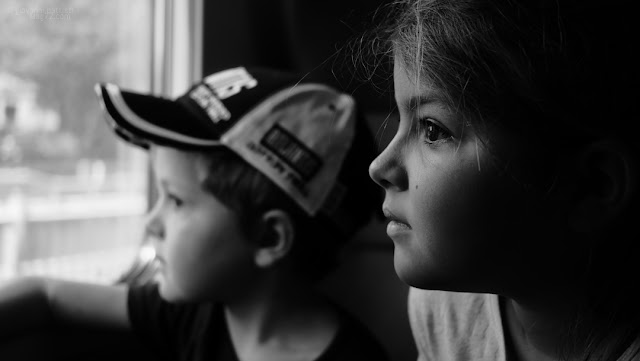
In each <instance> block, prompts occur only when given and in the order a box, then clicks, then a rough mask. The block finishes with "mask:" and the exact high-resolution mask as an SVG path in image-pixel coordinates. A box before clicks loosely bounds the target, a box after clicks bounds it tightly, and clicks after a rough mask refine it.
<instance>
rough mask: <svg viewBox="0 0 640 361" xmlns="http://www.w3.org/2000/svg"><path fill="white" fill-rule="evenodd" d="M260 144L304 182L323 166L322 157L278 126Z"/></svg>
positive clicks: (274, 126)
mask: <svg viewBox="0 0 640 361" xmlns="http://www.w3.org/2000/svg"><path fill="white" fill-rule="evenodd" d="M260 143H261V144H262V145H264V146H265V147H266V148H267V149H269V150H270V151H272V152H273V153H274V154H275V155H277V156H278V157H279V158H280V159H282V161H283V162H285V163H286V164H288V165H289V166H290V167H291V168H292V169H294V170H295V171H296V172H298V173H299V174H300V176H302V178H303V179H304V180H307V181H308V180H309V179H311V177H313V176H314V175H315V174H316V173H317V172H318V170H319V169H320V167H321V166H322V160H321V159H320V157H318V156H317V155H316V154H314V153H313V152H312V151H311V150H310V149H309V148H307V147H306V146H305V145H304V144H302V143H300V141H298V140H297V139H296V138H295V137H294V136H293V135H291V134H289V132H287V131H286V130H285V129H284V128H283V127H281V126H280V125H278V124H274V125H273V127H272V128H271V129H269V131H268V132H267V133H266V134H265V135H264V137H263V138H262V140H261V141H260Z"/></svg>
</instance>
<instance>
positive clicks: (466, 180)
mask: <svg viewBox="0 0 640 361" xmlns="http://www.w3.org/2000/svg"><path fill="white" fill-rule="evenodd" d="M399 63H400V62H398V61H397V62H396V67H395V73H394V83H395V84H394V85H395V97H396V102H397V104H398V110H399V112H400V123H399V125H398V131H397V133H396V134H395V136H394V138H393V140H392V141H391V143H390V144H389V145H388V146H387V148H386V149H385V150H384V151H383V152H382V153H381V154H380V155H379V156H378V158H377V159H375V160H374V161H373V162H372V164H371V166H370V175H371V177H372V178H373V180H374V181H376V183H378V184H379V185H381V186H382V187H383V188H384V189H385V201H384V204H383V209H384V211H385V214H386V215H387V217H388V218H390V219H391V221H390V223H389V225H388V227H387V233H388V235H389V236H390V237H391V239H392V240H393V242H394V244H395V254H394V263H395V268H396V271H397V273H398V275H399V276H400V278H401V279H403V280H404V281H405V282H406V283H408V284H410V285H412V286H415V287H419V288H428V289H444V290H457V291H476V292H498V291H500V292H501V291H504V290H506V289H509V290H510V291H514V288H513V287H520V286H517V285H519V284H522V285H523V286H524V285H526V284H527V283H526V282H527V281H529V280H535V279H537V278H536V277H538V276H542V275H541V274H540V273H539V271H540V269H541V267H540V261H541V260H543V259H544V261H545V262H547V261H550V258H551V257H554V256H552V255H553V254H554V251H553V248H551V249H550V248H547V246H549V244H552V242H553V237H557V236H558V235H555V234H553V232H549V231H550V230H551V228H550V227H552V226H551V225H550V224H549V222H546V221H547V220H548V219H546V218H545V217H544V216H542V214H544V212H543V211H541V210H540V209H539V208H536V207H538V205H537V204H536V203H535V202H529V199H528V198H527V197H528V195H527V194H526V192H524V191H523V189H524V187H523V186H522V185H521V184H518V183H517V182H514V181H513V179H512V177H511V176H510V175H509V174H508V172H505V169H499V168H498V167H496V165H495V164H494V163H492V162H491V161H490V160H491V155H490V154H489V151H488V148H487V147H486V146H485V145H484V144H485V143H484V142H483V141H482V139H487V135H488V136H489V137H490V139H491V152H492V154H496V152H497V153H498V154H500V155H504V156H509V157H513V158H510V159H514V162H515V160H517V159H518V157H520V156H521V154H523V153H519V152H520V150H519V149H518V147H517V146H514V145H513V144H514V143H513V140H511V139H509V138H508V137H505V136H504V133H503V132H500V131H499V130H497V129H488V130H486V131H487V132H489V133H487V134H484V132H483V137H482V139H481V138H480V137H479V136H478V134H476V131H475V130H474V128H473V127H472V126H470V125H467V124H465V123H464V122H463V121H462V119H461V117H460V116H458V115H457V114H455V113H453V112H451V111H450V110H449V109H448V107H447V106H446V105H445V104H444V102H443V101H442V100H441V99H440V94H439V92H438V90H437V89H435V88H434V87H431V86H430V85H429V84H428V83H424V82H422V83H420V82H416V81H415V79H414V78H413V77H411V76H409V75H408V74H407V72H406V71H405V69H404V68H403V67H401V66H400V65H399ZM416 84H420V85H419V86H417V85H416ZM510 167H513V168H514V169H515V168H517V167H518V166H517V165H515V164H514V165H511V166H510ZM509 170H512V169H511V168H510V169H509ZM505 174H506V175H505ZM545 266H550V267H551V268H553V262H548V263H547V264H545ZM541 279H544V277H542V278H541ZM535 282H538V281H535ZM514 285H516V286H514Z"/></svg>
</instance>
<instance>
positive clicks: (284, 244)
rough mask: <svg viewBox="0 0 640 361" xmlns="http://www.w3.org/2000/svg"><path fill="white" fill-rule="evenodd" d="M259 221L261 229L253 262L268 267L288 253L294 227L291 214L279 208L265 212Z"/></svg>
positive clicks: (292, 239)
mask: <svg viewBox="0 0 640 361" xmlns="http://www.w3.org/2000/svg"><path fill="white" fill-rule="evenodd" d="M261 223H262V227H263V231H262V232H260V235H259V237H260V239H258V240H257V241H258V246H257V248H256V251H255V262H256V265H257V266H258V267H261V268H268V267H271V266H272V265H274V264H276V263H277V262H278V261H280V260H282V259H283V258H284V257H285V256H286V255H287V254H289V251H290V250H291V247H292V246H293V241H294V237H295V228H294V226H293V220H292V219H291V216H289V214H288V213H286V212H284V211H282V210H279V209H272V210H270V211H267V212H265V213H264V214H263V215H262V219H261Z"/></svg>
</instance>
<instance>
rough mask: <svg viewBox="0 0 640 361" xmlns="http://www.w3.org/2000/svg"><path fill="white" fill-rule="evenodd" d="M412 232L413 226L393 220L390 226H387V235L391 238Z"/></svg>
mask: <svg viewBox="0 0 640 361" xmlns="http://www.w3.org/2000/svg"><path fill="white" fill-rule="evenodd" d="M410 230H411V226H409V225H408V224H406V223H403V222H400V221H397V220H391V221H389V224H387V235H389V237H391V238H394V237H398V236H400V235H401V234H402V233H406V232H409V231H410Z"/></svg>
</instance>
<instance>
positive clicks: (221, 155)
mask: <svg viewBox="0 0 640 361" xmlns="http://www.w3.org/2000/svg"><path fill="white" fill-rule="evenodd" d="M197 154H198V156H199V161H201V164H203V165H204V167H205V176H204V179H203V183H202V185H203V187H204V189H205V190H206V191H208V192H209V193H211V194H212V195H213V196H215V197H216V198H217V199H218V200H220V201H221V202H222V203H223V204H225V205H226V206H227V207H229V208H230V209H231V210H233V211H234V212H236V214H238V215H239V218H240V221H241V222H242V223H243V224H242V225H243V229H245V230H246V231H247V232H251V231H252V230H256V229H258V227H256V225H257V224H256V222H257V221H258V220H259V219H260V217H261V216H262V214H264V212H267V211H269V210H272V209H280V210H283V211H285V212H286V213H287V214H289V216H290V217H291V218H292V220H293V225H294V228H295V240H294V242H293V248H292V250H291V253H290V256H288V257H287V259H290V260H291V261H292V263H293V265H294V267H295V269H296V270H298V271H301V272H303V274H305V275H306V276H308V278H309V279H310V280H312V281H317V280H319V279H321V278H322V277H323V276H325V275H326V274H327V273H328V272H329V271H331V270H332V269H333V268H334V267H335V266H336V264H337V258H338V256H339V253H340V250H341V249H342V247H343V246H344V245H345V243H346V242H347V241H349V240H350V239H351V238H352V237H354V235H355V233H356V232H357V231H358V230H359V229H360V228H362V227H364V226H365V225H366V224H367V222H369V221H370V220H371V219H372V217H373V215H374V214H375V213H376V209H379V206H380V203H381V196H382V194H381V192H380V190H379V188H378V187H377V186H375V184H374V183H373V182H371V181H370V179H369V177H368V173H367V167H368V165H369V163H370V162H371V161H372V160H373V158H374V157H375V145H374V142H373V139H372V137H371V134H370V133H369V129H368V128H367V126H366V124H365V121H364V118H360V119H358V121H357V122H356V133H355V136H354V141H353V144H352V145H351V149H350V150H349V152H348V153H347V155H346V157H345V160H344V162H343V165H342V169H341V170H340V173H339V175H338V180H339V181H340V183H341V184H342V185H344V186H345V187H346V188H347V191H346V192H345V195H344V198H343V200H342V202H343V203H342V206H341V207H343V208H342V209H343V210H344V211H345V212H348V213H349V215H350V216H351V221H352V224H351V227H349V229H345V228H344V227H342V228H341V227H338V226H336V224H335V223H334V222H333V221H331V220H330V219H329V217H328V216H326V215H325V214H324V213H322V212H320V213H319V214H318V215H316V216H314V217H311V216H309V215H308V214H307V213H305V212H304V211H303V210H302V209H301V208H300V207H299V206H298V205H297V204H296V203H295V202H294V201H293V200H292V199H291V197H289V196H288V195H286V194H285V193H284V192H283V191H282V190H280V188H279V187H278V186H276V185H275V184H274V183H273V182H271V180H269V179H268V178H267V177H266V176H264V175H263V174H262V173H260V172H259V171H258V170H256V169H255V168H254V167H253V166H251V165H249V164H248V163H247V162H246V161H244V160H243V159H242V158H240V157H239V156H238V155H237V154H235V153H233V152H232V151H230V150H228V149H226V148H223V147H220V148H216V149H214V150H212V151H208V152H200V153H197ZM327 186H330V185H327ZM249 235H250V233H249Z"/></svg>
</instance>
